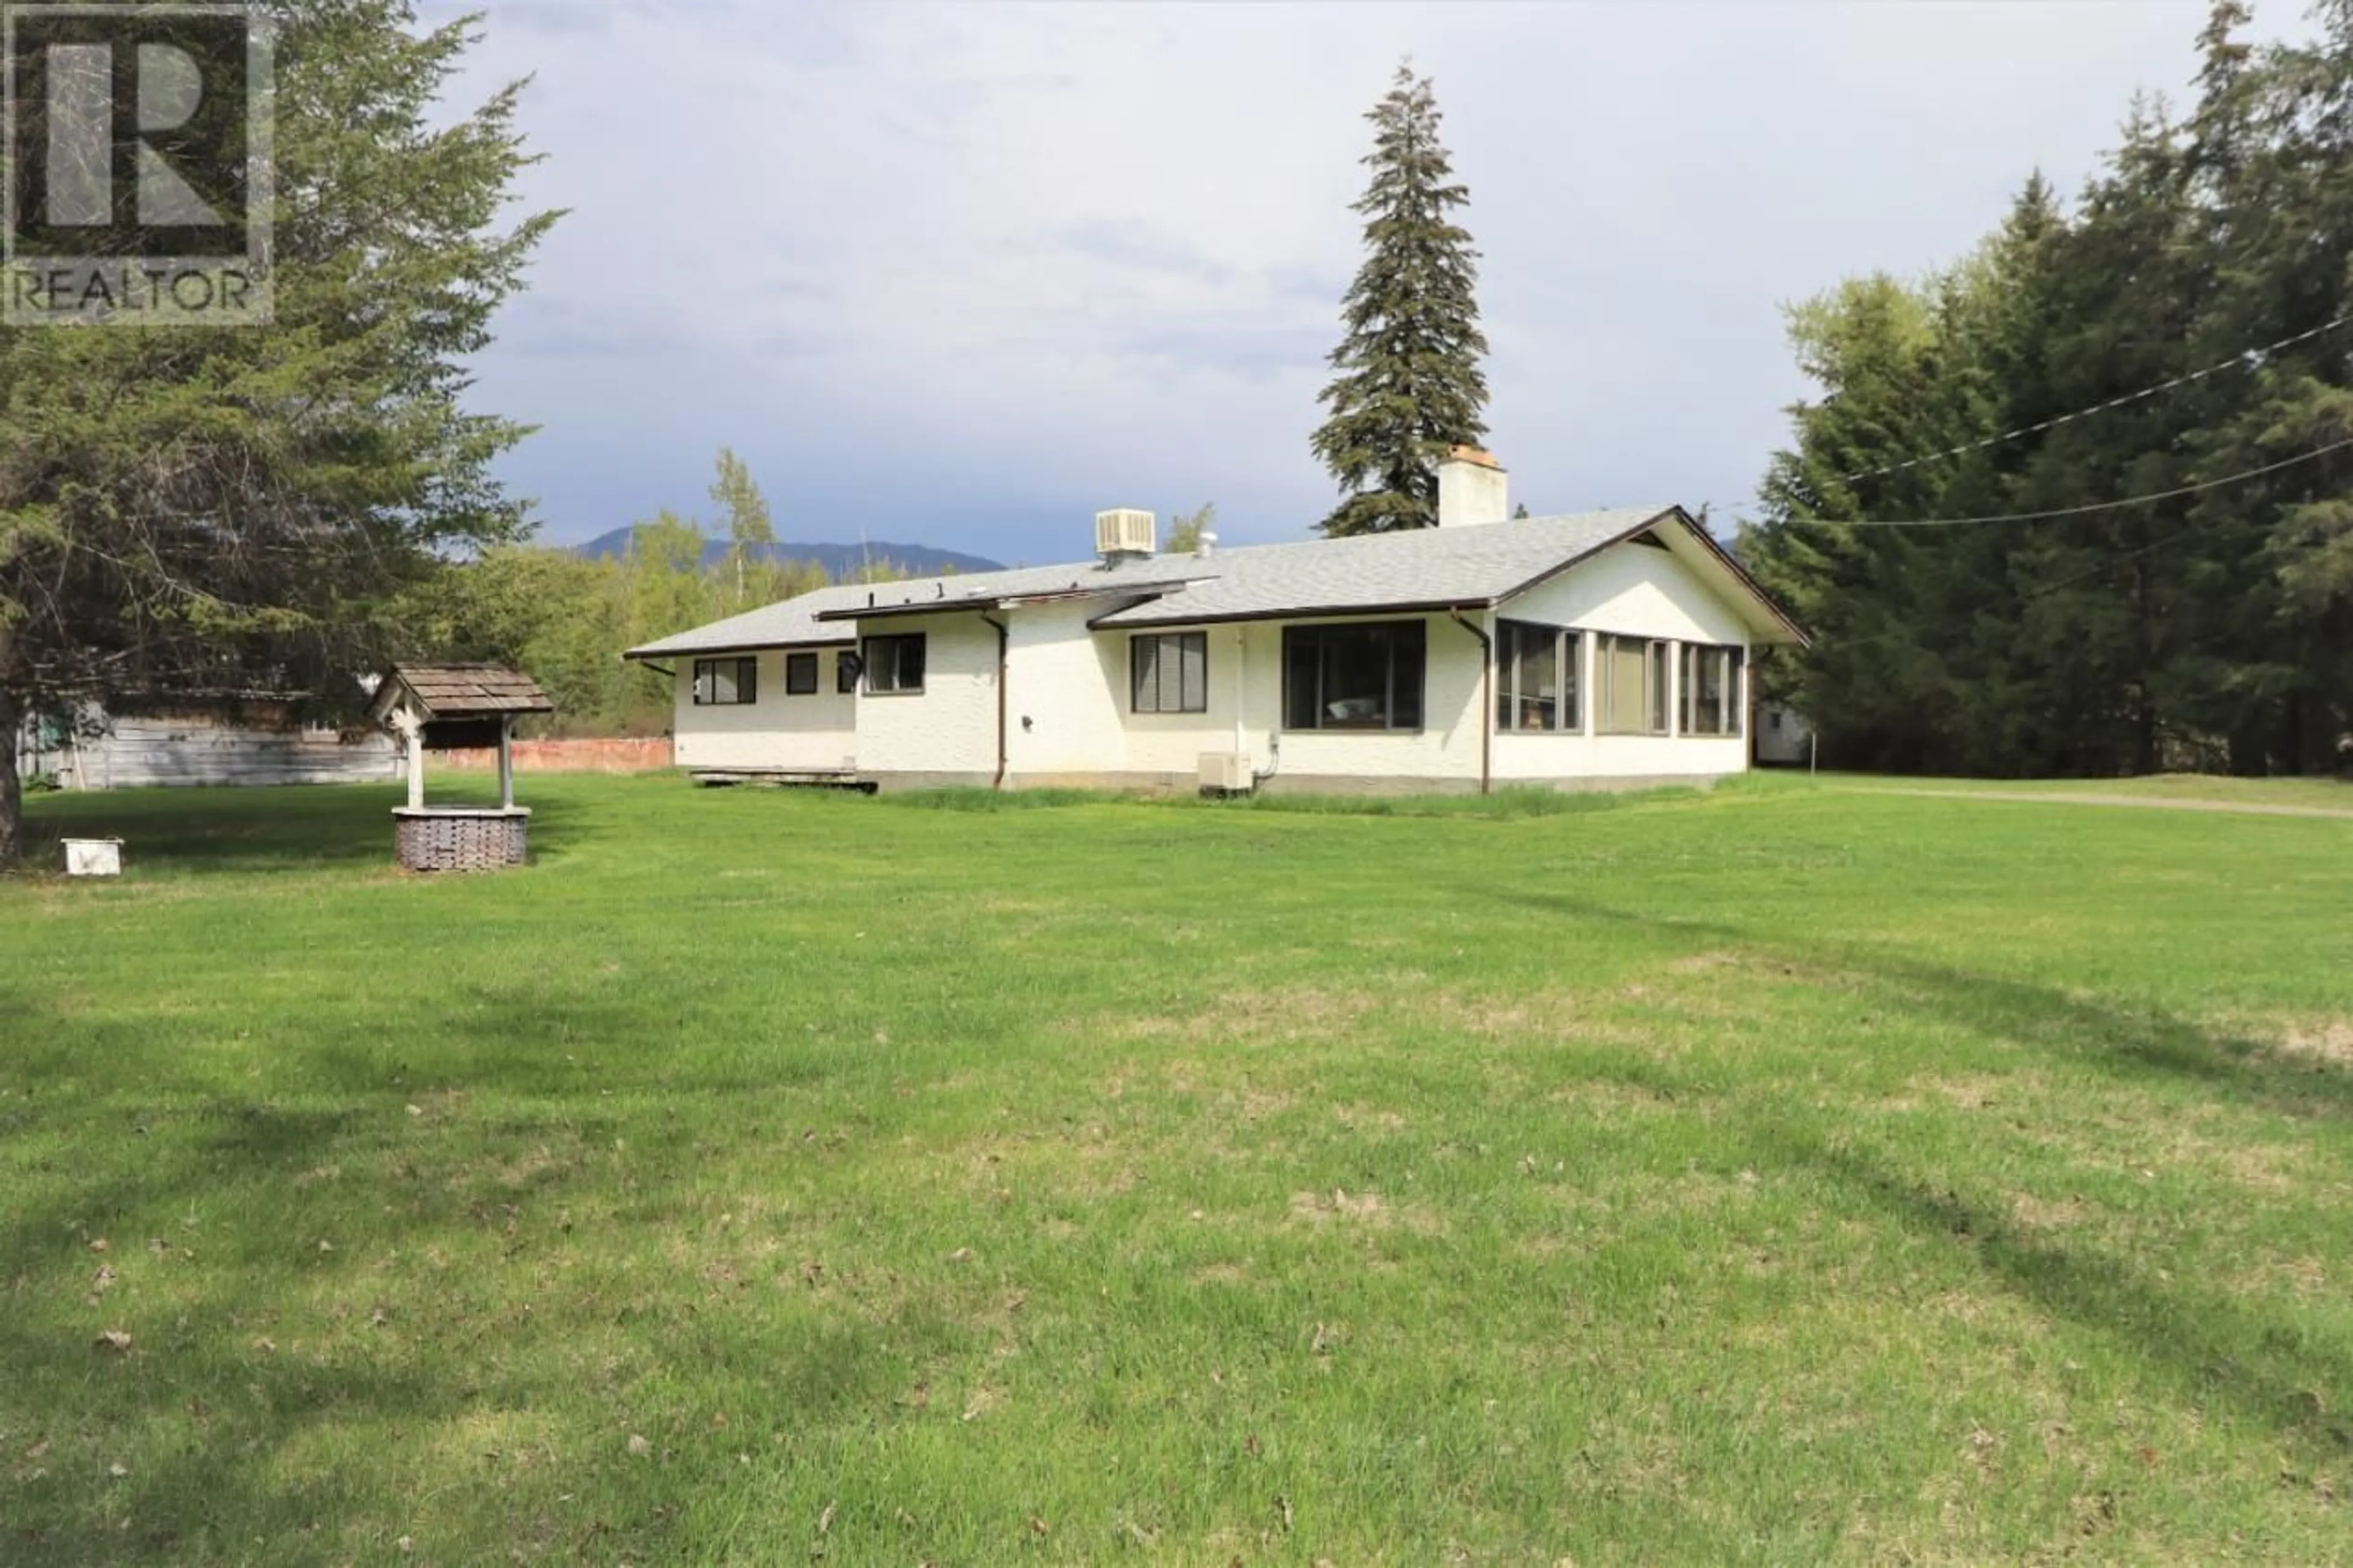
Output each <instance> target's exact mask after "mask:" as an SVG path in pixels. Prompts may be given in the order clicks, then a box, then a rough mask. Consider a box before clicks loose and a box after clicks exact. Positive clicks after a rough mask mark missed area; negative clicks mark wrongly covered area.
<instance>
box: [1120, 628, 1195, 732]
mask: <svg viewBox="0 0 2353 1568" xmlns="http://www.w3.org/2000/svg"><path fill="white" fill-rule="evenodd" d="M1127 693H1128V707H1129V710H1131V711H1133V712H1137V713H1207V712H1208V710H1209V634H1208V633H1207V632H1162V633H1157V634H1152V635H1146V636H1141V637H1130V638H1128V641H1127Z"/></svg>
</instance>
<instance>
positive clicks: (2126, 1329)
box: [1502, 891, 2353, 1458]
mask: <svg viewBox="0 0 2353 1568" xmlns="http://www.w3.org/2000/svg"><path fill="white" fill-rule="evenodd" d="M1502 896H1504V897H1505V898H1508V899H1511V900H1514V901H1516V902H1518V903H1520V904H1523V905H1525V906H1526V907H1528V908H1531V909H1536V910H1544V911H1546V912H1549V913H1552V914H1556V915H1559V916H1563V917H1566V918H1570V919H1575V920H1580V921H1607V922H1611V923H1617V924H1621V925H1630V926H1635V927H1640V928H1642V929H1645V930H1648V931H1655V932H1657V933H1659V934H1660V935H1662V936H1663V937H1669V938H1676V939H1689V938H1696V939H1698V940H1700V941H1703V942H1709V943H1718V942H1721V943H1725V944H1728V945H1729V944H1737V945H1739V946H1742V947H1745V948H1746V949H1748V950H1750V951H1753V952H1758V953H1760V954H1762V955H1764V956H1766V957H1767V958H1768V959H1773V960H1778V961H1781V962H1785V963H1790V964H1792V965H1796V966H1803V967H1805V968H1809V969H1813V970H1815V971H1817V972H1828V973H1833V974H1838V975H1842V976H1853V977H1856V978H1858V979H1861V980H1862V981H1863V982H1864V983H1865V984H1870V985H1873V986H1876V987H1878V988H1880V989H1882V990H1883V992H1884V993H1886V994H1888V997H1889V1000H1890V1001H1892V1002H1894V1003H1896V1004H1897V1005H1901V1006H1904V1007H1906V1008H1910V1009H1914V1010H1916V1011H1921V1012H1927V1013H1935V1014H1941V1015H1943V1016H1947V1017H1950V1018H1954V1019H1956V1020H1959V1021H1962V1022H1965V1023H1967V1024H1968V1025H1970V1026H1973V1027H1976V1028H1978V1029H1980V1030H1982V1031H1985V1032H1987V1033H1991V1034H2000V1035H2004V1036H2008V1037H2012V1038H2016V1039H2020V1040H2022V1041H2025V1042H2027V1043H2029V1044H2031V1045H2033V1046H2035V1047H2039V1048H2040V1049H2042V1050H2044V1051H2046V1052H2048V1053H2050V1054H2051V1055H2052V1056H2054V1057H2073V1058H2080V1059H2086V1060H2090V1061H2092V1062H2094V1064H2096V1065H2098V1066H2099V1067H2101V1068H2103V1069H2104V1070H2105V1071H2108V1072H2110V1073H2113V1074H2115V1075H2116V1076H2117V1077H2119V1078H2133V1077H2150V1076H2156V1077H2166V1078H2183V1079H2190V1080H2192V1081H2194V1082H2196V1083H2197V1084H2199V1085H2200V1086H2201V1087H2203V1088H2207V1089H2212V1090H2213V1091H2215V1092H2217V1093H2219V1094H2221V1095H2222V1096H2224V1097H2226V1098H2228V1099H2231V1100H2237V1101H2240V1102H2242V1103H2245V1104H2248V1105H2251V1106H2254V1107H2257V1108H2260V1109H2261V1110H2265V1111H2269V1112H2273V1113H2276V1114H2285V1115H2289V1116H2295V1117H2306V1118H2309V1117H2320V1116H2329V1117H2333V1116H2340V1115H2343V1114H2344V1113H2345V1112H2346V1110H2348V1098H2353V1078H2348V1075H2347V1074H2345V1073H2343V1072H2339V1071H2336V1070H2332V1069H2329V1068H2315V1067H2313V1066H2309V1065H2300V1064H2296V1063H2293V1062H2290V1061H2285V1060H2283V1059H2281V1058H2278V1057H2276V1056H2274V1055H2273V1054H2271V1053H2270V1052H2269V1051H2267V1050H2266V1049H2265V1048H2264V1047H2263V1045H2262V1044H2261V1043H2260V1042H2257V1041H2254V1040H2251V1039H2247V1038H2244V1037H2239V1036H2236V1035H2232V1034H2227V1033H2221V1032H2216V1031H2211V1030H2208V1029H2204V1028H2200V1027H2199V1026H2197V1025H2194V1024H2192V1023H2190V1022H2189V1021H2187V1020H2185V1019H2181V1018H2179V1017H2176V1016H2172V1015H2170V1014H2167V1013H2164V1012H2161V1011H2158V1010H2156V1009H2146V1010H2141V1009H2126V1008H2123V1007H2118V1006H2113V1005H2105V1004H2102V1003H2100V1002H2098V1001H2096V1000H2091V999H2086V998H2084V997H2082V996H2078V995H2073V994H2063V993H2061V992H2059V991H2056V990H2053V989H2052V988H2051V987H2048V986H2043V985H2037V984H2031V983H2028V982H2024V981H2019V980H2013V979H2008V978H2004V977H2001V976H1997V975H1989V974H1981V973H1970V972H1968V971H1965V970H1957V969H1951V968H1947V967H1944V966H1942V965H1937V964H1931V963H1920V962H1918V961H1916V960H1913V959H1909V958H1905V957H1903V956H1901V955H1899V954H1895V953H1891V952H1885V951H1883V950H1879V949H1873V948H1869V947H1863V946H1858V945H1852V944H1841V943H1831V942H1790V941H1788V940H1784V939H1778V938H1773V937H1767V936H1764V935H1762V934H1761V933H1759V932H1757V931H1752V930H1748V929H1746V928H1744V927H1740V926H1736V925H1728V924H1725V923H1722V922H1714V921H1690V920H1678V919H1662V918H1658V917H1652V916H1647V915H1642V914H1638V913H1635V912H1633V911H1630V910H1621V909H1614V908H1610V907H1609V906H1606V905H1601V904H1596V903H1590V902H1586V901H1581V900H1575V899H1571V898H1566V897H1561V896H1558V895H1553V894H1531V893H1525V892H1511V891H1506V892H1504V894H1503V895H1502ZM1749 1136H1750V1138H1751V1139H1752V1141H1753V1142H1754V1143H1755V1145H1756V1148H1757V1157H1758V1158H1760V1159H1763V1160H1768V1161H1773V1162H1777V1163H1782V1164H1785V1165H1788V1166H1794V1167H1810V1168H1813V1169H1815V1170H1818V1171H1820V1172H1821V1173H1823V1174H1824V1175H1825V1176H1826V1177H1828V1178H1829V1180H1830V1181H1831V1183H1832V1184H1833V1185H1834V1186H1836V1187H1837V1188H1838V1189H1840V1190H1841V1191H1844V1192H1847V1193H1849V1194H1853V1195H1855V1196H1857V1197H1859V1198H1860V1199H1862V1201H1864V1202H1865V1203H1867V1204H1869V1205H1871V1206H1872V1207H1873V1208H1875V1209H1878V1210H1880V1211H1882V1212H1883V1213H1884V1214H1886V1215H1889V1216H1890V1217H1891V1218H1893V1219H1894V1220H1895V1221H1896V1222H1897V1223H1899V1224H1901V1225H1903V1226H1905V1228H1906V1229H1908V1230H1911V1231H1912V1232H1914V1233H1915V1234H1916V1235H1920V1236H1923V1237H1930V1238H1936V1239H1942V1240H1946V1241H1949V1242H1950V1243H1951V1244H1953V1245H1955V1246H1957V1247H1964V1248H1967V1249H1968V1253H1969V1255H1970V1257H1971V1258H1972V1259H1973V1261H1974V1263H1975V1265H1976V1266H1977V1267H1978V1268H1979V1269H1980V1270H1982V1271H1983V1272H1984V1273H1985V1274H1986V1275H1988V1276H1989V1277H1990V1278H1991V1279H1994V1280H1996V1281H1997V1282H1999V1283H2000V1285H2001V1286H2002V1288H2004V1289H2007V1290H2008V1291H2010V1292H2011V1293H2013V1294H2015V1295H2017V1296H2019V1297H2021V1298H2023V1299H2024V1300H2029V1301H2031V1302H2033V1303H2034V1304H2035V1305H2036V1306H2038V1307H2040V1308H2042V1310H2045V1311H2048V1312H2050V1313H2052V1314H2053V1315H2054V1316H2057V1317H2060V1318H2063V1319H2065V1320H2067V1321H2071V1322H2073V1323H2075V1324H2077V1325H2079V1326H2082V1327H2084V1328H2088V1329H2092V1330H2095V1331H2099V1332H2102V1333H2105V1334H2109V1335H2113V1336H2115V1337H2116V1339H2118V1340H2119V1341H2121V1342H2125V1343H2126V1344H2128V1345H2130V1346H2131V1347H2132V1348H2133V1349H2134V1351H2135V1352H2137V1354H2138V1355H2139V1357H2140V1359H2141V1360H2142V1362H2143V1363H2144V1364H2146V1365H2147V1367H2148V1368H2149V1369H2150V1371H2151V1372H2152V1373H2154V1374H2155V1375H2157V1376H2158V1377H2159V1378H2160V1379H2162V1380H2163V1381H2165V1382H2166V1383H2168V1384H2170V1385H2171V1386H2173V1387H2175V1388H2176V1389H2177V1390H2178V1391H2179V1392H2180V1393H2181V1394H2182V1395H2183V1396H2184V1397H2185V1398H2186V1399H2188V1400H2189V1401H2191V1402H2193V1403H2194V1402H2198V1401H2202V1400H2207V1399H2219V1400H2222V1401H2227V1402H2228V1403H2229V1404H2230V1405H2232V1407H2233V1408H2235V1409H2237V1410H2238V1411H2240V1412H2241V1413H2242V1414H2243V1415H2245V1416H2246V1417H2247V1418H2248V1419H2250V1420H2253V1421H2255V1422H2257V1423H2260V1424H2262V1425H2263V1426H2268V1427H2270V1428H2272V1429H2273V1430H2274V1431H2275V1432H2277V1433H2278V1434H2280V1435H2281V1436H2283V1437H2286V1438H2290V1439H2295V1440H2297V1441H2300V1442H2303V1443H2306V1444H2308V1445H2309V1446H2311V1447H2314V1448H2316V1449H2318V1450H2320V1451H2323V1452H2325V1453H2327V1454H2328V1455H2330V1456H2332V1457H2334V1458H2342V1457H2343V1456H2344V1454H2345V1453H2346V1452H2347V1451H2348V1449H2353V1420H2348V1416H2347V1415H2346V1411H2345V1402H2346V1399H2347V1397H2348V1393H2353V1345H2348V1344H2347V1343H2345V1342H2342V1341H2341V1339H2333V1338H2330V1337H2328V1336H2327V1335H2326V1334H2325V1333H2324V1332H2321V1331H2316V1330H2315V1329H2314V1328H2313V1327H2312V1326H2310V1325H2308V1324H2305V1323H2299V1322H2297V1321H2293V1320H2292V1319H2289V1318H2286V1317H2284V1316H2278V1315H2271V1314H2266V1313H2263V1312H2262V1311H2260V1310H2252V1309H2251V1308H2250V1307H2249V1306H2248V1304H2247V1303H2246V1302H2245V1301H2243V1300H2241V1299H2239V1298H2235V1297H2233V1296H2232V1295H2230V1294H2228V1293H2227V1292H2225V1291H2223V1290H2221V1289H2212V1288H2209V1287H2205V1286H2201V1285H2198V1284H2194V1283H2184V1282H2179V1281H2174V1280H2167V1279H2158V1277H2155V1276H2154V1275H2152V1273H2151V1272H2150V1271H2149V1270H2147V1269H2143V1268H2137V1267H2135V1266H2134V1265H2133V1264H2131V1263H2130V1262H2129V1261H2127V1260H2125V1259H2122V1258H2116V1257H2115V1256H2112V1255H2110V1254H2106V1253H2102V1252H2095V1251H2092V1250H2089V1249H2071V1248H2069V1247H2064V1246H2061V1245H2058V1244H2056V1243H2055V1242H2053V1241H2052V1240H2050V1239H2047V1238H2044V1237H2037V1236H2035V1235H2033V1234H2031V1232H2029V1231H2026V1230H2024V1229H2021V1227H2020V1226H2017V1225H2016V1224H2015V1223H2014V1222H2013V1221H2012V1220H2011V1219H2010V1218H2009V1217H2008V1216H2007V1215H2004V1214H2002V1213H2001V1212H2000V1210H1999V1209H1997V1208H1995V1207H1993V1206H1991V1205H1989V1203H1988V1202H1986V1201H1984V1200H1982V1199H1973V1198H1971V1197H1970V1196H1968V1195H1966V1194H1964V1193H1963V1192H1961V1191H1960V1190H1958V1187H1957V1184H1955V1183H1954V1182H1951V1181H1947V1180H1943V1179H1936V1178H1931V1177H1927V1176H1923V1175H1919V1174H1915V1173H1906V1172H1904V1171H1902V1170H1901V1169H1900V1168H1899V1162H1898V1157H1897V1156H1895V1155H1894V1154H1893V1153H1883V1154H1874V1153H1873V1152H1870V1151H1865V1150H1858V1149H1855V1148H1852V1147H1832V1146H1829V1145H1825V1144H1824V1143H1821V1142H1818V1141H1815V1140H1814V1139H1812V1138H1811V1137H1810V1136H1809V1135H1808V1134H1806V1133H1804V1132H1803V1131H1799V1130H1797V1129H1795V1128H1794V1127H1792V1126H1791V1125H1789V1124H1787V1123H1775V1124H1771V1125H1766V1126H1761V1127H1758V1128H1757V1129H1756V1130H1754V1131H1752V1132H1751V1133H1750V1134H1749Z"/></svg>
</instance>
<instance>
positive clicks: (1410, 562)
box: [629, 506, 1674, 658]
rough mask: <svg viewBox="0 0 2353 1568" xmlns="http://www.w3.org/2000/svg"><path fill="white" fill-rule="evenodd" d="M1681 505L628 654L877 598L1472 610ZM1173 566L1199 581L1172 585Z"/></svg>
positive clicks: (1398, 539)
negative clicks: (860, 616)
mask: <svg viewBox="0 0 2353 1568" xmlns="http://www.w3.org/2000/svg"><path fill="white" fill-rule="evenodd" d="M1673 511H1674V509H1673V508H1672V507H1657V506H1650V507H1620V508H1618V509H1616V510H1610V511H1588V512H1579V513H1577V514H1575V515H1573V516H1567V517H1535V518H1518V519H1514V521H1510V522H1501V523H1493V524H1489V525H1487V526H1485V527H1482V528H1426V529H1415V530H1412V531H1406V532H1399V533H1377V534H1364V535H1359V536H1358V537H1356V538H1354V539H1315V540H1305V541H1303V542H1299V543H1296V544H1254V545H1243V546H1240V547H1237V548H1235V549H1230V550H1220V551H1219V552H1217V553H1216V554H1215V555H1212V556H1207V557H1201V556H1190V555H1158V556H1147V557H1145V558H1144V559H1142V560H1139V561H1128V562H1123V563H1121V564H1119V565H1117V566H1105V565H1103V563H1101V562H1098V561H1085V562H1080V563H1075V564H1071V565H1064V566H1029V567H1022V568H1018V569H1016V570H1013V571H1009V572H976V573H973V574H969V575H966V576H958V577H923V578H916V579H913V580H910V581H907V582H902V583H878V584H844V585H841V586H839V587H832V588H819V589H818V590H817V591H816V592H814V593H809V594H804V595H801V596H800V597H798V598H797V599H787V600H786V601H785V602H784V603H782V604H777V605H767V606H766V607H765V608H763V609H757V610H754V611H752V612H750V613H749V614H747V615H741V616H733V617H731V618H730V619H727V620H723V621H714V622H712V624H711V625H709V626H697V627H696V628H695V629H694V630H692V631H687V632H680V633H679V634H677V635H676V636H674V637H663V638H662V639H661V640H659V642H650V643H648V644H646V645H645V646H644V647H635V648H631V649H630V650H629V657H630V658H661V657H664V656H668V655H678V654H694V653H717V652H723V651H728V650H736V649H751V648H767V647H814V646H826V645H846V644H848V643H849V642H852V641H854V640H855V638H856V635H857V624H856V622H854V621H850V620H833V621H820V620H818V618H817V617H818V616H819V615H822V614H825V613H827V612H835V613H839V612H842V611H847V610H854V609H860V608H865V607H868V606H870V605H871V607H873V608H877V609H893V608H899V607H902V606H907V607H913V606H916V605H937V606H938V607H939V608H940V609H942V610H954V609H958V608H976V607H980V606H984V605H995V604H997V603H999V602H1001V601H1003V600H1006V599H1018V598H1022V597H1025V596H1029V595H1050V594H1067V593H1070V592H1072V591H1074V590H1075V591H1079V592H1089V593H1102V594H1105V595H1117V594H1118V593H1119V592H1120V591H1121V590H1123V589H1129V588H1133V589H1136V590H1138V591H1145V590H1149V591H1151V592H1153V593H1155V595H1157V596H1155V597H1153V598H1151V599H1148V600H1147V601H1145V603H1143V604H1139V605H1128V606H1124V607H1120V608H1116V609H1113V611H1111V613H1109V614H1107V615H1105V616H1103V617H1102V618H1101V619H1100V620H1099V621H1098V622H1097V624H1098V625H1101V626H1174V625H1186V624H1198V623H1200V622H1203V621H1215V620H1250V619H1256V618H1258V617H1261V616H1283V615H1324V614H1331V613H1335V612H1345V611H1352V610H1376V609H1387V608H1403V607H1407V606H1428V605H1461V606H1463V607H1466V608H1467V607H1469V606H1472V605H1489V604H1492V603H1493V602H1494V601H1496V600H1498V599H1501V598H1503V597H1504V595H1508V594H1510V593H1512V592H1513V591H1514V589H1517V588H1521V587H1525V585H1526V584H1529V583H1531V582H1534V581H1535V580H1536V579H1537V578H1540V577H1542V576H1544V575H1546V574H1547V573H1550V572H1553V571H1556V570H1558V569H1559V568H1561V567H1564V566H1567V565H1568V564H1569V563H1572V562H1575V561H1579V560H1582V559H1583V558H1584V557H1586V556H1588V555H1590V554H1592V553H1593V552H1595V551H1597V550H1599V549H1602V548H1603V547H1604V546H1606V545H1608V544H1609V543H1611V542H1614V541H1616V540H1619V539H1622V538H1624V537H1625V536H1627V535H1628V534H1630V533H1632V532H1634V531H1637V530H1639V529H1641V527H1642V525H1643V524H1645V523H1648V522H1651V521H1658V520H1660V519H1662V518H1665V517H1669V516H1672V515H1673ZM1172 577H1185V578H1190V579H1192V581H1190V582H1188V583H1187V584H1185V585H1184V586H1182V587H1179V588H1176V590H1174V591H1168V588H1167V585H1168V584H1169V581H1170V579H1171V578H1172Z"/></svg>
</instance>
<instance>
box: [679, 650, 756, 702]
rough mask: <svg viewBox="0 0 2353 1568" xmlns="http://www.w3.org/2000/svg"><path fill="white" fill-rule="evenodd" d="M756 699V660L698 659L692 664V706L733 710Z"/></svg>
mask: <svg viewBox="0 0 2353 1568" xmlns="http://www.w3.org/2000/svg"><path fill="white" fill-rule="evenodd" d="M758 700H760V661H759V660H758V659H756V658H698V659H696V660H695V661H694V705H695V706H696V707H698V708H733V707H740V706H741V705H743V704H744V703H746V702H756V701H758Z"/></svg>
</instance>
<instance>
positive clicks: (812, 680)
mask: <svg viewBox="0 0 2353 1568" xmlns="http://www.w3.org/2000/svg"><path fill="white" fill-rule="evenodd" d="M785 695H786V696H787V697H814V696H816V695H817V655H815V654H813V653H788V654H786V655H785Z"/></svg>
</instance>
